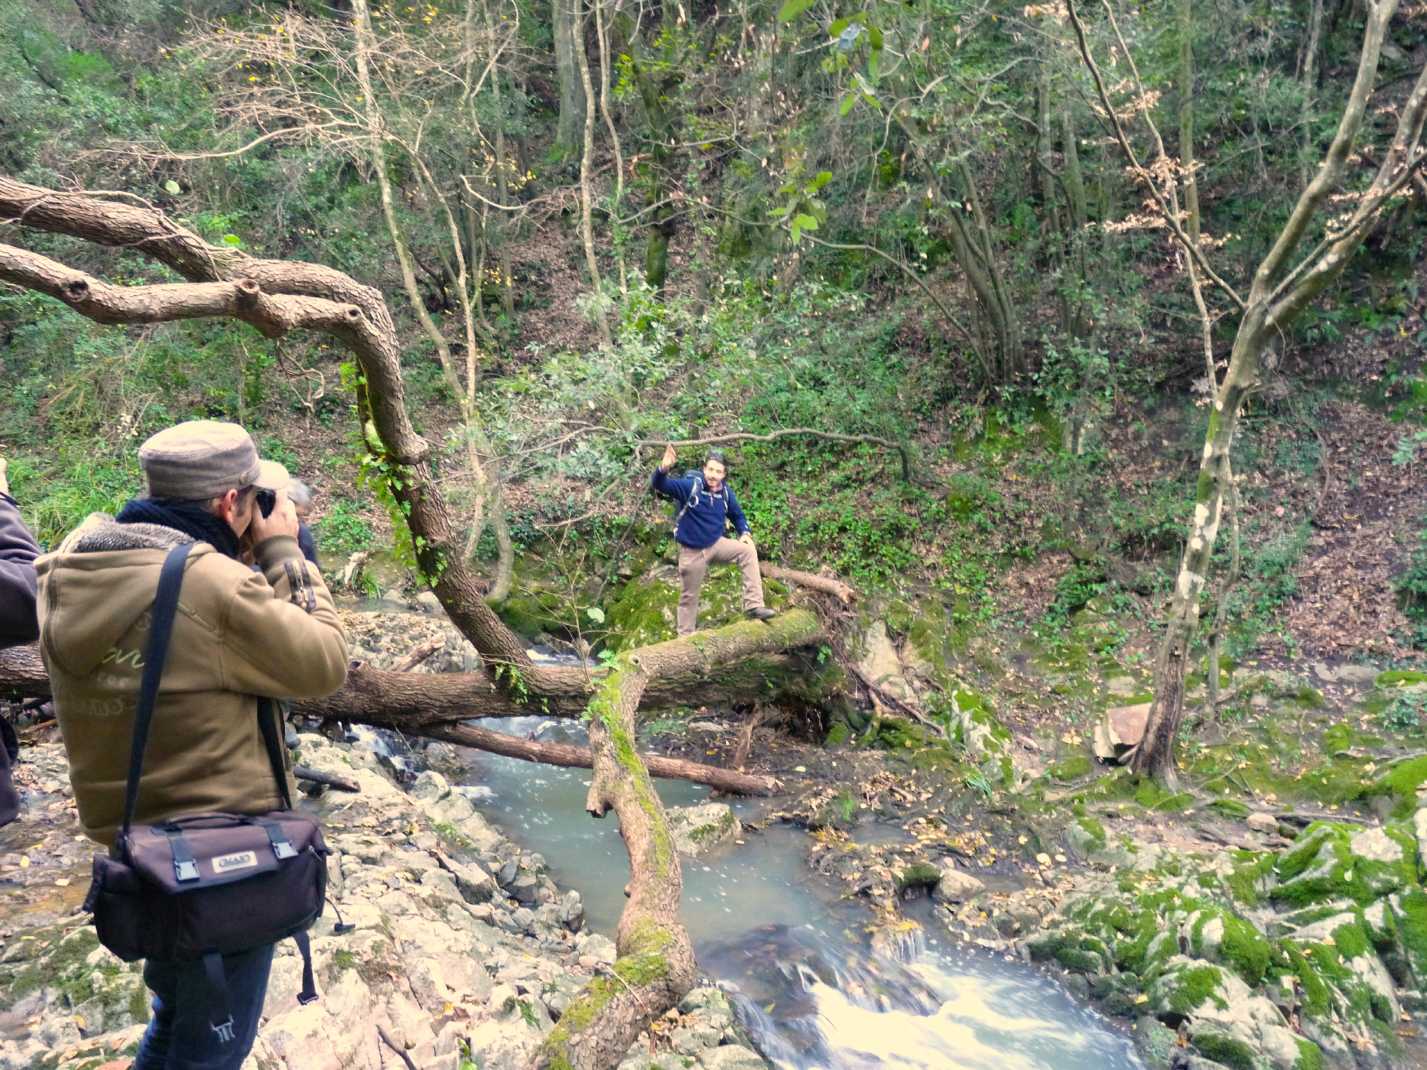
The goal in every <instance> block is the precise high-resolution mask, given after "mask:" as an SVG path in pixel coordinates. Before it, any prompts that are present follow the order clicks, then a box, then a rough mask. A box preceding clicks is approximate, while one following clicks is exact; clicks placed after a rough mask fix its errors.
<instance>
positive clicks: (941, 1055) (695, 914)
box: [468, 718, 1143, 1070]
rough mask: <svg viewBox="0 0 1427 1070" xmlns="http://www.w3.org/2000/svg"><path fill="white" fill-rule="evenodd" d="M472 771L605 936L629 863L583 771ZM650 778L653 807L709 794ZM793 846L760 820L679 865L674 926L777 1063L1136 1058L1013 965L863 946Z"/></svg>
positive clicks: (847, 908)
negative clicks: (594, 806) (737, 840)
mask: <svg viewBox="0 0 1427 1070" xmlns="http://www.w3.org/2000/svg"><path fill="white" fill-rule="evenodd" d="M500 727H501V728H502V729H503V730H505V731H509V732H511V733H512V734H515V735H520V736H528V735H532V734H538V735H539V736H540V738H543V739H558V740H562V741H570V742H582V741H583V738H582V737H583V733H582V731H581V729H580V728H579V726H578V725H574V724H571V723H569V722H551V721H541V720H540V719H537V718H522V719H518V720H513V721H510V722H506V723H504V724H503V725H500ZM470 772H471V775H470V779H469V781H468V784H469V785H470V786H471V788H473V789H475V788H482V789H487V791H488V792H489V797H485V798H482V799H479V800H473V801H476V802H477V805H478V806H479V807H480V808H481V810H482V811H483V812H484V813H485V814H486V815H487V816H488V817H489V818H490V819H491V820H492V821H495V822H496V823H497V824H499V825H501V826H502V827H503V828H504V829H505V830H506V832H507V833H508V834H509V835H511V836H512V837H513V838H514V839H515V840H516V841H517V842H519V843H521V844H522V845H523V846H525V847H527V848H528V849H530V850H534V851H539V852H540V853H541V854H542V855H543V856H544V857H545V859H546V861H547V862H548V863H549V865H550V868H551V870H552V873H553V875H554V877H555V879H556V880H557V881H558V882H559V883H560V884H561V885H562V886H565V887H571V888H576V889H578V890H579V892H580V894H581V896H583V898H584V900H585V910H586V917H587V919H588V922H589V925H590V926H591V927H592V928H594V929H595V930H597V931H601V932H605V933H607V934H611V935H612V934H613V931H614V926H615V923H616V921H617V920H618V917H619V912H620V911H621V910H622V909H623V907H624V897H623V894H622V890H623V887H624V884H625V882H626V881H627V880H628V877H629V870H628V862H627V859H626V856H625V853H624V848H623V845H622V843H621V841H620V840H619V837H618V832H617V822H616V819H615V818H614V816H613V815H611V816H610V817H607V818H606V819H604V820H603V821H594V820H591V819H590V818H589V817H588V815H586V814H585V812H584V799H585V791H586V788H587V787H588V784H589V774H588V772H587V771H586V770H581V769H561V768H557V767H552V766H540V765H531V764H529V763H525V762H520V761H517V760H515V759H508V758H501V757H498V756H496V755H491V754H476V753H472V755H471V758H470ZM656 783H657V784H658V788H659V792H660V796H661V797H662V798H663V799H664V801H665V803H666V805H672V806H681V805H688V804H690V803H695V802H701V801H703V800H704V799H705V798H707V795H708V791H707V789H704V788H700V787H698V786H696V785H692V784H688V783H684V782H679V781H659V782H656ZM473 794H476V792H475V791H473ZM479 794H482V795H485V792H480V793H479ZM740 805H744V804H737V803H736V804H735V808H736V809H737V808H738V807H739V806H740ZM806 849H807V842H806V837H805V835H804V834H803V833H801V832H799V831H797V830H795V829H790V828H783V827H778V826H773V827H770V828H768V829H766V830H764V831H763V832H761V833H759V832H752V831H750V832H748V833H747V834H746V835H745V843H744V844H743V845H741V846H739V847H737V848H735V849H734V850H732V851H727V852H723V853H722V854H720V855H718V856H716V857H715V858H713V859H710V860H708V861H707V862H705V861H686V862H685V865H684V911H683V915H684V922H685V924H687V925H688V927H689V930H690V933H691V935H692V936H693V938H694V942H695V945H696V948H697V951H698V954H699V960H700V963H701V964H702V965H703V967H704V968H705V969H707V970H708V971H709V972H710V973H711V974H712V975H713V976H714V977H716V978H718V980H719V981H720V983H721V984H723V985H724V987H725V988H726V989H727V990H728V991H729V993H730V996H731V998H732V999H733V1001H734V1003H735V1006H736V1008H737V1010H738V1013H739V1017H740V1019H741V1020H742V1022H743V1024H744V1026H745V1028H747V1029H748V1031H749V1033H750V1035H751V1036H752V1037H753V1039H754V1041H755V1042H756V1043H757V1045H758V1047H759V1048H760V1049H761V1050H762V1052H763V1054H764V1056H765V1057H766V1058H768V1059H769V1061H771V1062H773V1063H774V1064H775V1065H776V1066H778V1067H779V1070H1137V1068H1142V1066H1143V1064H1142V1063H1141V1062H1140V1061H1139V1059H1138V1057H1137V1056H1136V1055H1135V1054H1134V1051H1133V1048H1132V1046H1131V1044H1130V1043H1129V1041H1128V1039H1127V1038H1126V1037H1125V1036H1124V1035H1123V1034H1122V1033H1120V1032H1117V1031H1116V1030H1115V1029H1114V1028H1113V1027H1112V1026H1111V1025H1110V1024H1109V1023H1108V1022H1107V1021H1106V1020H1105V1019H1104V1018H1102V1017H1100V1016H1099V1015H1097V1014H1095V1013H1094V1012H1093V1011H1091V1010H1090V1009H1089V1008H1087V1007H1084V1006H1081V1005H1079V1004H1077V1003H1076V1002H1075V1001H1074V1000H1072V999H1071V998H1070V996H1069V995H1068V994H1067V993H1066V992H1065V991H1064V990H1063V989H1062V988H1060V987H1059V986H1058V985H1056V984H1055V983H1053V982H1052V981H1051V980H1049V979H1048V978H1046V977H1045V976H1043V975H1041V974H1039V973H1037V972H1036V971H1034V970H1032V969H1031V968H1030V967H1028V966H1026V965H1024V964H1023V963H1020V962H1015V961H1008V960H1006V959H1004V958H1002V957H999V956H995V955H989V954H984V953H979V952H974V951H971V950H968V949H966V948H963V947H961V946H953V945H951V944H949V943H941V942H939V941H937V940H936V939H931V940H927V939H925V938H923V937H921V936H920V935H919V934H913V935H910V936H907V937H904V938H902V939H901V940H900V941H897V942H896V944H897V946H894V947H893V948H890V949H887V948H885V947H884V946H883V943H882V942H877V946H876V948H874V946H873V942H871V941H869V940H868V938H867V935H866V932H865V931H864V926H865V925H866V923H867V921H868V915H867V914H866V912H865V911H863V910H861V909H859V908H858V907H856V906H855V905H850V904H847V903H843V902H839V901H838V899H837V897H836V895H835V891H834V890H833V889H831V888H828V887H826V886H825V884H824V883H823V882H822V881H821V880H820V879H819V878H817V877H815V876H814V875H813V874H812V873H811V872H810V871H809V870H808V869H807V867H806V865H805V863H804V861H803V858H804V854H805V852H806Z"/></svg>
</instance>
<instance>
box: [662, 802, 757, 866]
mask: <svg viewBox="0 0 1427 1070" xmlns="http://www.w3.org/2000/svg"><path fill="white" fill-rule="evenodd" d="M666 816H667V817H668V819H669V831H670V832H671V833H672V834H673V836H674V846H675V847H677V848H678V850H679V853H680V854H682V855H686V856H688V857H689V858H701V857H703V856H704V855H706V854H709V853H710V852H712V851H715V850H717V849H718V848H720V847H722V846H724V845H726V844H730V843H733V841H734V840H736V839H738V837H739V834H740V833H741V832H742V831H743V826H742V825H740V824H739V822H738V818H736V817H734V816H733V811H732V810H731V809H730V808H729V807H728V805H727V804H726V803H703V804H702V805H699V806H676V807H671V808H670V809H669V810H668V811H667V812H666Z"/></svg>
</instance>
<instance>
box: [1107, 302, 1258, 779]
mask: <svg viewBox="0 0 1427 1070" xmlns="http://www.w3.org/2000/svg"><path fill="white" fill-rule="evenodd" d="M1265 313H1266V310H1265V309H1263V308H1261V307H1260V308H1254V309H1251V310H1250V311H1249V312H1248V313H1247V314H1246V315H1245V316H1244V319H1243V322H1242V323H1241V324H1240V326H1239V336H1238V338H1237V339H1236V340H1235V342H1234V352H1233V356H1232V357H1231V358H1230V360H1229V370H1228V372H1227V373H1226V374H1225V376H1224V382H1223V385H1222V386H1221V387H1220V389H1219V393H1218V395H1217V396H1216V397H1215V399H1214V405H1213V408H1211V409H1210V411H1209V428H1208V430H1207V431H1206V432H1205V436H1204V439H1205V441H1204V453H1203V456H1202V457H1201V459H1200V462H1199V482H1198V485H1197V487H1196V490H1195V494H1194V518H1193V519H1192V520H1191V521H1190V525H1189V540H1188V542H1187V543H1185V546H1184V554H1183V556H1182V557H1181V559H1180V563H1179V575H1178V577H1177V579H1176V580H1175V584H1174V594H1173V596H1172V598H1171V599H1170V606H1169V613H1168V617H1167V620H1166V621H1165V626H1166V627H1165V637H1164V641H1163V643H1162V644H1161V645H1160V652H1159V660H1158V662H1157V664H1156V666H1155V696H1154V701H1153V703H1152V704H1151V705H1150V713H1149V721H1148V723H1147V724H1146V726H1145V737H1144V740H1143V741H1142V742H1141V743H1140V745H1139V748H1138V749H1137V750H1136V751H1135V757H1134V770H1135V772H1137V773H1141V774H1148V775H1150V776H1153V777H1154V778H1155V779H1156V780H1158V781H1160V782H1161V783H1164V784H1166V785H1171V786H1172V785H1173V784H1174V783H1175V779H1176V778H1175V767H1174V740H1175V738H1176V736H1177V735H1178V733H1179V725H1180V722H1181V721H1182V720H1183V719H1184V673H1185V667H1186V665H1187V664H1188V661H1189V654H1190V645H1191V644H1192V643H1193V641H1194V633H1195V631H1196V629H1197V628H1198V625H1199V595H1200V592H1202V591H1203V590H1204V582H1205V579H1206V577H1207V576H1208V574H1209V564H1210V561H1211V560H1212V558H1213V556H1214V540H1215V539H1216V538H1217V537H1218V534H1219V520H1220V516H1221V514H1222V512H1223V507H1224V477H1225V473H1226V471H1227V470H1228V460H1229V450H1230V447H1232V445H1233V442H1234V432H1235V431H1236V430H1238V426H1239V412H1240V408H1241V406H1242V405H1243V400H1244V397H1245V396H1246V395H1247V394H1248V393H1249V391H1251V390H1252V389H1253V388H1254V387H1255V386H1256V385H1257V384H1258V375H1259V362H1260V359H1261V358H1262V356H1263V351H1264V349H1265V347H1266V343H1267V338H1266V337H1265V335H1264V332H1263V321H1264V316H1265Z"/></svg>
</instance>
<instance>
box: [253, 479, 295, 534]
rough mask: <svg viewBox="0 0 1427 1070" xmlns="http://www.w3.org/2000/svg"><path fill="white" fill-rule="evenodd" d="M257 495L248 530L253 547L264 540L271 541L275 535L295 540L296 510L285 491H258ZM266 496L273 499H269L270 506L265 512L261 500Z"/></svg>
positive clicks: (264, 503)
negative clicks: (270, 496) (257, 498)
mask: <svg viewBox="0 0 1427 1070" xmlns="http://www.w3.org/2000/svg"><path fill="white" fill-rule="evenodd" d="M258 495H259V496H260V499H259V500H258V501H257V502H255V503H254V506H253V522H252V524H251V526H250V527H249V528H248V532H249V534H250V535H251V537H252V540H253V545H254V546H256V545H257V544H258V543H260V542H262V541H263V540H264V539H271V538H272V537H273V536H275V535H287V536H290V537H291V538H294V539H295V538H297V510H296V509H295V508H294V507H293V504H292V500H291V499H290V498H288V496H287V491H285V490H278V491H270V490H259V491H258ZM267 495H272V496H273V497H272V498H271V499H269V500H270V501H271V502H272V504H271V505H270V506H268V508H267V509H266V510H265V509H264V508H263V506H264V505H266V504H267V502H265V501H263V500H261V499H262V498H264V497H266V496H267Z"/></svg>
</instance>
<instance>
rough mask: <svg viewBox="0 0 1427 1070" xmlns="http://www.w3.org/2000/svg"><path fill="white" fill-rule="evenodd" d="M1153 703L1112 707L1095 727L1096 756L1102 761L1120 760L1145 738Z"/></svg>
mask: <svg viewBox="0 0 1427 1070" xmlns="http://www.w3.org/2000/svg"><path fill="white" fill-rule="evenodd" d="M1151 705H1152V703H1149V702H1141V703H1139V704H1138V705H1135V706H1111V707H1110V708H1109V709H1107V710H1106V711H1105V715H1104V716H1103V717H1102V718H1101V719H1100V723H1099V724H1098V725H1096V726H1095V747H1094V749H1095V756H1096V757H1097V758H1099V759H1100V760H1101V761H1107V762H1108V761H1113V760H1115V759H1118V758H1119V757H1120V755H1122V754H1124V753H1125V752H1126V751H1128V750H1129V749H1130V748H1131V747H1133V746H1135V745H1136V744H1137V743H1139V741H1140V740H1142V739H1144V738H1145V725H1147V724H1148V723H1149V716H1150V706H1151Z"/></svg>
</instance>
